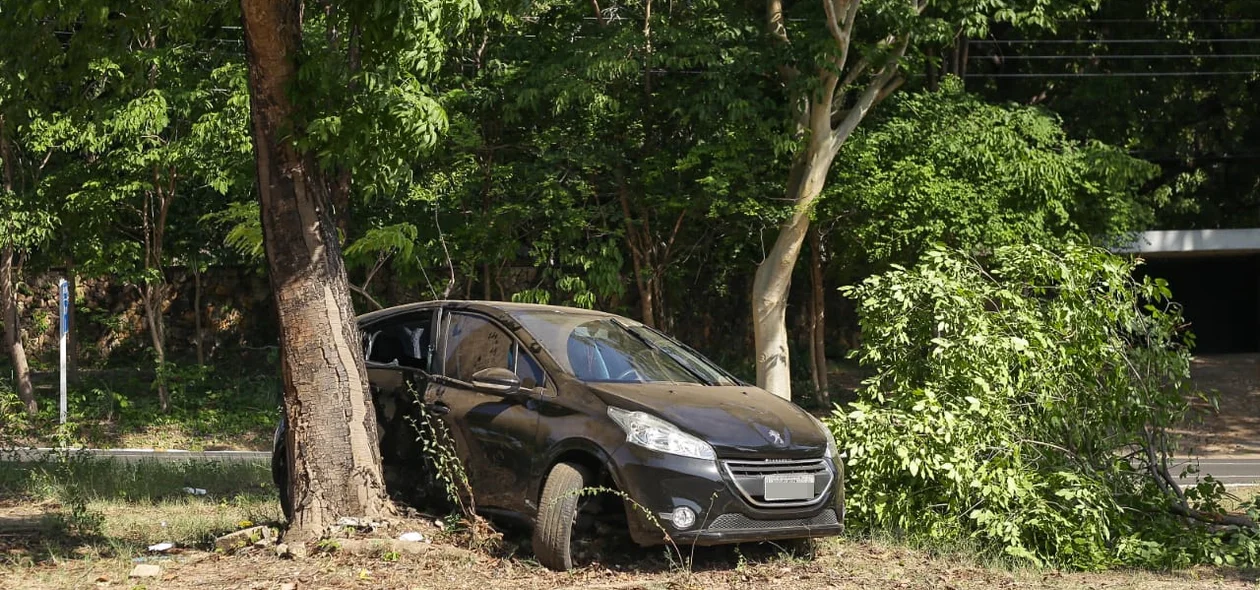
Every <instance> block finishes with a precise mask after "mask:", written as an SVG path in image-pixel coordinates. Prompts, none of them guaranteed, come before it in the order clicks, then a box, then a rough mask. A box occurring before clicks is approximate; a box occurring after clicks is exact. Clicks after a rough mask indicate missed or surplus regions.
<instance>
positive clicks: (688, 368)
mask: <svg viewBox="0 0 1260 590" xmlns="http://www.w3.org/2000/svg"><path fill="white" fill-rule="evenodd" d="M611 321H612V323H614V324H617V326H619V327H620V328H621V329H622V330H625V331H626V332H629V333H630V335H631V336H634V337H635V338H636V339H637V340H638V341H639V342H642V343H643V344H644V345H646V346H647V347H648V348H651V349H652V350H656V351H659V352H661V353H664V354H665V356H666V357H668V358H669V360H671V361H674V364H676V365H678V366H679V367H682V370H684V371H686V372H688V373H690V374H691V376H692V377H695V378H696V379H699V380H700V382H701V383H703V384H705V385H709V386H713V385H717V384H718V383H717V381H714V380H712V379H709V378H708V377H705V376H704V375H702V374H700V372H699V371H696V370H695V369H693V368H691V366H689V365H688V364H687V363H685V362H683V361H682V360H681V359H679V358H678V357H677V356H674V353H672V352H670V351H669V350H668V349H666V348H664V347H661V346H658V345H656V344H654V343H653V342H652V341H651V340H648V339H647V338H646V337H644V336H643V334H640V333H639V332H638V331H637V330H635V329H634V328H633V327H631V326H627V325H625V324H623V323H621V322H620V321H618V320H611Z"/></svg>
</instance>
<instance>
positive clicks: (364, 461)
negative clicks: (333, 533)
mask: <svg viewBox="0 0 1260 590" xmlns="http://www.w3.org/2000/svg"><path fill="white" fill-rule="evenodd" d="M300 10H301V0H283V1H277V0H241V20H242V23H243V29H244V33H245V47H246V59H247V62H248V68H249V91H250V119H251V123H252V127H253V139H254V149H255V156H256V164H257V172H258V195H259V202H260V205H261V207H260V209H261V216H262V225H263V237H264V244H265V247H266V252H267V266H268V270H269V274H270V278H271V285H272V293H273V297H274V299H275V304H276V311H277V313H278V315H279V325H280V351H281V354H280V359H281V367H282V373H283V377H284V406H285V417H286V420H287V423H288V430H287V434H286V436H287V437H288V438H287V440H286V443H287V448H288V453H289V456H288V468H289V486H290V497H291V498H292V499H293V512H294V513H293V520H292V522H291V523H290V526H289V531H288V533H287V534H286V537H287V538H288V539H289V540H291V541H292V542H309V541H312V540H314V539H316V538H319V537H321V536H323V535H325V534H326V533H327V532H328V529H329V527H331V526H333V525H334V524H335V523H336V521H337V519H338V518H339V517H342V516H355V517H367V518H379V517H382V516H387V515H390V514H393V508H392V505H391V504H390V502H389V500H388V499H387V498H386V496H385V493H384V487H383V483H382V481H383V480H382V478H381V460H380V453H379V450H378V449H377V446H376V419H375V412H374V411H373V409H372V400H371V398H370V396H369V395H368V384H367V371H366V369H365V368H364V364H363V350H362V349H361V348H360V347H359V342H360V337H359V330H358V326H357V324H356V323H355V320H354V311H353V309H352V308H351V303H350V289H349V282H348V279H347V277H346V270H345V265H344V262H343V260H342V257H341V246H340V244H339V242H338V240H337V229H336V225H335V223H334V221H333V217H332V212H331V211H330V209H331V207H330V206H329V205H330V199H329V194H328V192H327V188H326V187H327V186H328V184H327V183H326V182H324V181H323V178H321V173H320V171H319V169H318V168H317V166H316V163H315V161H314V159H313V158H311V157H310V156H309V155H308V154H303V153H300V152H299V151H298V150H297V147H296V146H295V145H294V144H293V143H292V141H291V140H290V139H289V138H291V137H292V136H294V135H295V134H296V133H295V132H296V131H298V130H300V121H299V117H298V113H297V110H296V109H295V107H294V105H293V104H292V103H291V102H290V100H289V91H290V90H291V85H292V83H293V82H294V81H296V79H297V75H296V74H297V64H296V63H295V60H296V58H297V56H298V55H299V52H300V45H301V41H302V37H301V22H300V17H299V14H300Z"/></svg>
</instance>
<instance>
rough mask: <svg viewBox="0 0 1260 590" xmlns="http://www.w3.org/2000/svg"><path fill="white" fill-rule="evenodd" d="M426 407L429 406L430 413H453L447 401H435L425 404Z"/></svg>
mask: <svg viewBox="0 0 1260 590" xmlns="http://www.w3.org/2000/svg"><path fill="white" fill-rule="evenodd" d="M425 407H427V408H428V410H429V413H431V414H437V415H439V416H440V415H443V414H449V413H451V407H450V406H448V405H446V403H444V402H433V403H431V404H425Z"/></svg>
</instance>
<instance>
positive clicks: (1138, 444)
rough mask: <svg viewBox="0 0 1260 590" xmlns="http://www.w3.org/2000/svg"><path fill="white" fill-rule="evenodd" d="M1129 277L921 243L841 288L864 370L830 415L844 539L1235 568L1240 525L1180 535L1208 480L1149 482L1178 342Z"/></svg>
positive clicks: (1108, 263)
mask: <svg viewBox="0 0 1260 590" xmlns="http://www.w3.org/2000/svg"><path fill="white" fill-rule="evenodd" d="M1138 264H1139V262H1138V261H1131V260H1128V259H1125V258H1122V257H1118V256H1114V255H1111V254H1109V253H1107V252H1106V251H1103V250H1100V249H1096V248H1090V247H1082V246H1077V247H1068V248H1066V249H1065V251H1064V252H1063V253H1061V254H1058V253H1053V252H1051V251H1049V250H1046V249H1044V248H1041V247H1038V246H1020V247H1006V248H1000V249H997V250H995V251H993V252H992V253H991V254H989V255H987V256H985V257H984V258H983V259H979V258H975V257H971V256H968V255H965V254H962V253H959V252H956V251H949V250H944V249H940V248H937V249H933V250H930V251H929V252H928V253H927V254H926V255H925V256H924V257H923V258H922V260H921V261H920V262H919V264H918V265H916V266H915V267H914V268H902V267H896V268H894V269H893V270H891V271H889V272H888V273H885V274H883V275H879V276H874V277H871V278H869V279H867V280H866V281H864V282H863V283H862V284H860V285H858V286H856V287H848V288H845V289H844V292H845V294H846V295H847V296H848V297H851V298H852V299H854V300H855V301H856V303H857V305H858V308H859V313H860V318H861V328H862V336H863V346H862V348H861V349H860V350H858V351H857V353H856V356H857V358H858V359H859V361H860V362H861V363H863V364H865V365H866V366H868V367H869V368H871V369H872V370H873V371H874V376H873V377H871V378H870V379H868V380H867V381H866V382H865V384H864V387H863V389H862V390H861V391H860V392H859V394H858V400H857V401H856V402H854V403H852V404H849V405H847V406H845V407H843V408H839V407H837V409H836V411H835V413H834V415H833V417H832V418H831V420H830V424H831V426H832V428H833V429H834V430H835V433H836V436H837V439H838V440H839V441H840V444H841V446H842V447H843V448H845V449H846V450H847V452H848V454H849V459H848V472H847V478H848V481H847V485H848V488H849V489H848V498H849V512H848V514H849V516H850V525H851V528H853V529H855V530H859V531H861V530H868V531H892V532H894V533H900V534H905V535H910V536H915V537H922V538H924V539H929V540H933V541H947V542H948V541H951V540H961V539H965V538H969V539H971V540H972V541H973V542H974V544H976V545H978V546H980V547H982V548H984V549H986V550H990V551H993V552H995V553H998V552H1000V553H1004V554H1006V555H1008V556H1011V557H1014V558H1017V559H1020V560H1027V561H1030V562H1034V563H1037V564H1050V565H1056V566H1063V567H1070V568H1085V569H1092V568H1099V567H1107V566H1112V565H1119V564H1124V565H1138V566H1151V567H1175V566H1184V565H1188V564H1190V563H1193V562H1204V561H1207V562H1213V561H1219V562H1240V561H1241V562H1254V561H1255V542H1254V539H1255V531H1254V529H1253V528H1247V527H1246V526H1243V527H1242V528H1239V527H1238V526H1232V525H1221V524H1216V525H1209V524H1202V523H1200V521H1202V520H1210V519H1211V518H1213V517H1214V515H1207V514H1204V511H1208V510H1213V509H1215V508H1217V507H1218V506H1219V500H1220V497H1221V495H1222V494H1223V493H1224V490H1223V487H1221V486H1220V485H1219V484H1216V483H1215V482H1211V481H1208V482H1205V483H1204V484H1202V485H1200V486H1198V487H1197V488H1195V490H1194V492H1193V493H1190V494H1188V495H1183V494H1182V492H1181V491H1180V489H1178V488H1177V486H1176V483H1175V482H1174V481H1173V476H1172V475H1171V474H1170V473H1169V472H1168V466H1169V464H1170V456H1171V453H1172V451H1173V450H1174V444H1175V441H1174V440H1173V438H1172V437H1171V436H1170V434H1169V431H1168V430H1169V428H1170V427H1172V426H1174V425H1176V424H1178V423H1179V422H1180V421H1182V420H1183V419H1184V417H1185V415H1186V413H1187V410H1188V403H1189V399H1190V398H1191V397H1192V396H1193V395H1195V394H1194V392H1193V390H1192V386H1191V383H1190V381H1189V375H1190V371H1189V369H1190V346H1191V345H1192V343H1193V336H1192V335H1190V334H1189V333H1187V332H1185V331H1183V330H1182V327H1183V325H1184V322H1183V320H1182V316H1181V312H1180V308H1179V306H1178V305H1177V304H1175V303H1173V302H1172V300H1171V293H1170V291H1169V289H1168V286H1167V283H1166V282H1165V281H1163V280H1161V279H1152V278H1149V277H1147V278H1141V279H1138V278H1135V274H1134V271H1135V269H1136V267H1137V265H1138ZM1227 520H1231V519H1227ZM1232 520H1233V521H1234V522H1233V524H1234V525H1245V522H1244V521H1245V519H1232Z"/></svg>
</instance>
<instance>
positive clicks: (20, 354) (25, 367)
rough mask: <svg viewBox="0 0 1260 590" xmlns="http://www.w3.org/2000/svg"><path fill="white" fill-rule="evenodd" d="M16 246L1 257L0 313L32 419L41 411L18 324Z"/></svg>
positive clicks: (0, 254)
mask: <svg viewBox="0 0 1260 590" xmlns="http://www.w3.org/2000/svg"><path fill="white" fill-rule="evenodd" d="M13 257H14V254H13V246H12V245H5V247H4V251H3V253H0V309H3V313H4V344H5V348H6V349H8V352H9V360H10V361H12V363H13V372H14V374H15V375H16V376H17V390H18V391H17V393H18V398H20V399H21V400H22V405H24V406H26V415H27V416H30V417H32V418H34V417H35V413H36V412H38V411H39V406H38V404H36V403H35V388H34V387H33V386H32V385H31V367H30V365H29V364H28V363H27V362H26V348H25V347H24V346H22V329H21V326H20V324H18V309H17V293H16V292H15V290H14V289H13Z"/></svg>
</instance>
